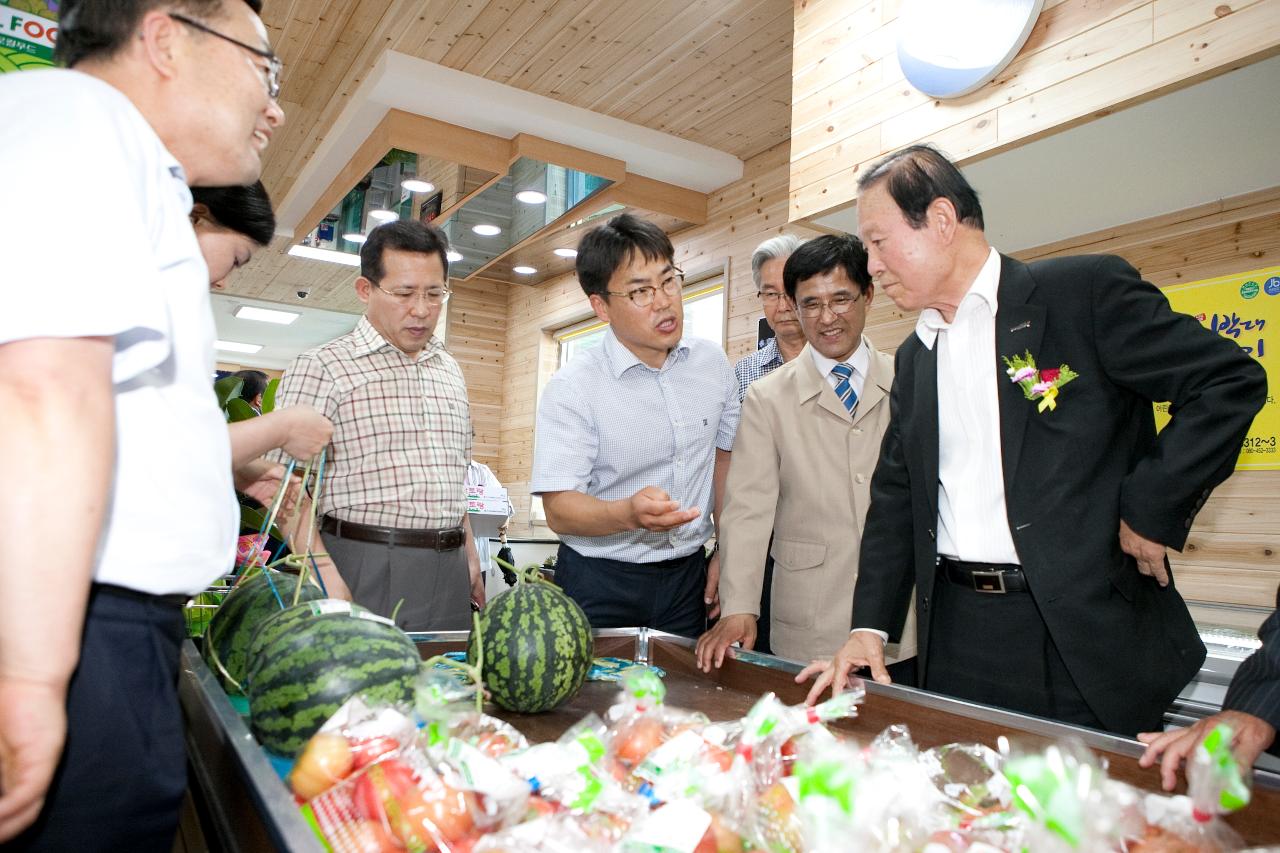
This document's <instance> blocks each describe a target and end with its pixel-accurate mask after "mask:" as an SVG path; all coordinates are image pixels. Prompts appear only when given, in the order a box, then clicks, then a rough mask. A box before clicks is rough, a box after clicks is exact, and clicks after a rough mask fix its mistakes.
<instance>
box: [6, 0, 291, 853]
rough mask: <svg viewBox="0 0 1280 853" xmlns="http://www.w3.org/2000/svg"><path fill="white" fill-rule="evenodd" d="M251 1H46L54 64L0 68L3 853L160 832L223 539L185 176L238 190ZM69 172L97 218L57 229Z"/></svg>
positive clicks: (268, 64) (258, 114)
mask: <svg viewBox="0 0 1280 853" xmlns="http://www.w3.org/2000/svg"><path fill="white" fill-rule="evenodd" d="M258 9H259V3H258V2H257V0H176V2H169V3H166V4H161V3H159V2H155V0H132V2H129V0H118V2H114V3H110V4H108V3H103V2H96V0H84V2H64V3H63V4H62V9H61V18H62V26H61V31H60V33H59V38H58V50H59V56H60V58H61V59H62V61H63V62H65V63H66V64H67V65H69V66H71V67H72V68H73V69H74V70H61V69H57V70H46V71H32V72H21V73H16V74H6V75H3V77H0V103H3V104H4V105H5V108H4V113H5V119H4V121H3V122H0V166H3V170H4V174H5V182H6V198H7V199H9V202H10V203H6V204H5V205H3V206H0V233H3V234H5V238H6V241H7V243H6V248H7V249H8V250H7V251H6V252H5V255H4V261H3V262H4V265H5V276H4V287H3V297H2V298H3V303H2V304H3V309H2V310H0V409H2V410H3V411H4V412H5V415H4V416H3V417H0V481H3V482H4V484H5V488H4V489H3V490H0V587H2V588H3V591H4V592H3V595H0V792H2V793H0V842H9V843H10V844H11V845H12V847H6V849H20V850H129V851H143V850H158V851H165V852H166V853H167V851H168V850H169V849H170V848H171V845H172V843H173V836H174V832H175V830H176V826H177V816H178V809H179V806H180V804H181V798H182V795H183V791H184V790H185V787H186V779H185V763H184V754H183V753H184V744H183V737H182V719H181V714H180V712H179V709H178V704H177V689H176V687H177V665H178V648H179V643H180V642H181V639H182V614H181V603H182V601H183V600H184V599H185V598H186V597H187V596H188V595H189V594H190V593H192V592H193V591H196V590H199V589H201V588H203V587H204V586H206V585H207V584H208V583H209V582H210V581H212V580H213V579H214V578H216V577H217V576H218V575H219V574H221V573H223V572H225V571H227V570H228V569H229V568H230V566H231V560H232V556H233V546H234V542H235V536H236V531H237V513H236V507H235V500H234V497H233V493H232V483H231V457H230V451H229V445H228V439H227V429H226V424H225V422H224V421H223V418H222V415H221V413H220V412H219V410H218V406H217V402H216V400H215V399H214V396H213V393H212V390H211V379H212V374H213V337H214V329H213V320H212V316H211V314H210V310H209V295H208V294H209V279H208V273H207V270H206V268H205V263H204V261H203V259H202V258H201V255H200V249H199V246H198V245H197V243H196V239H195V235H194V233H193V232H192V229H191V223H190V221H189V220H188V213H189V211H190V208H191V195H190V192H189V191H188V189H187V185H188V183H190V184H192V185H231V184H246V183H250V182H252V181H253V180H255V179H256V178H257V176H258V174H259V172H260V171H261V155H262V152H263V150H264V149H265V148H266V146H267V143H268V141H269V139H270V136H271V133H272V131H273V130H274V128H275V127H277V126H278V125H279V124H280V123H281V121H282V120H283V113H282V112H281V111H280V108H279V106H278V105H277V103H276V100H275V97H276V95H277V94H278V80H279V71H280V67H279V62H278V60H276V59H275V56H274V54H272V53H271V51H270V49H269V47H268V46H267V36H266V30H265V29H264V27H263V25H262V22H261V21H260V20H259V19H258V16H257V14H256V13H257V11H258ZM51 163H64V164H65V163H74V164H75V168H74V169H70V170H68V169H55V168H50V166H49V164H51ZM86 176H89V177H91V180H92V185H93V192H94V195H95V197H96V198H98V199H100V200H101V201H102V202H103V203H104V204H105V205H107V206H108V208H109V215H108V216H104V217H102V218H101V219H100V220H98V221H95V222H92V223H88V224H87V225H85V224H82V225H81V226H77V227H76V228H75V229H74V231H73V232H69V231H68V230H66V229H65V228H64V227H62V226H61V225H60V224H59V223H60V222H63V221H65V205H66V203H67V199H71V198H76V197H79V196H80V195H82V194H83V192H84V181H85V179H86ZM64 741H65V751H64V748H63V747H64ZM24 830H25V831H24Z"/></svg>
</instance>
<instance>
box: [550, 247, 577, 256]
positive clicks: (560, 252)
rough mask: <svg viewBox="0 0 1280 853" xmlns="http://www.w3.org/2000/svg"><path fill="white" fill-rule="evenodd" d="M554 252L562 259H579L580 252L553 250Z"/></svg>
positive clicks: (575, 250)
mask: <svg viewBox="0 0 1280 853" xmlns="http://www.w3.org/2000/svg"><path fill="white" fill-rule="evenodd" d="M552 251H553V252H555V253H556V254H557V255H559V256H560V257H562V258H576V257H578V250H577V249H552Z"/></svg>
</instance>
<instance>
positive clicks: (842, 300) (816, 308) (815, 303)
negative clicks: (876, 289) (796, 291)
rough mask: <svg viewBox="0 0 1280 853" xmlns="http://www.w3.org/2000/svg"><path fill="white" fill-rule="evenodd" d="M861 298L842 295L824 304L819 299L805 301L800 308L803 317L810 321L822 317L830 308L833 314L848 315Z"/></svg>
mask: <svg viewBox="0 0 1280 853" xmlns="http://www.w3.org/2000/svg"><path fill="white" fill-rule="evenodd" d="M861 298H862V297H861V296H850V295H849V294H847V293H841V294H838V295H836V296H833V297H832V298H831V301H830V302H823V301H821V300H818V299H805V300H804V301H802V302H801V303H800V305H799V306H798V307H799V309H800V316H801V317H807V318H808V319H810V320H814V319H817V318H818V317H821V316H822V312H823V311H826V310H827V309H828V308H829V309H831V313H832V314H836V315H840V314H848V313H849V312H850V311H851V310H853V306H854V304H855V303H857V301H858V300H859V299H861Z"/></svg>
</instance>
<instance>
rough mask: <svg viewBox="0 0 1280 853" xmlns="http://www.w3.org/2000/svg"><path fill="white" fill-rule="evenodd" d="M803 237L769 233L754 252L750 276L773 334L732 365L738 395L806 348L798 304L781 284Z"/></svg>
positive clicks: (740, 395) (744, 396)
mask: <svg viewBox="0 0 1280 853" xmlns="http://www.w3.org/2000/svg"><path fill="white" fill-rule="evenodd" d="M800 243H801V240H800V238H799V237H797V236H795V235H794V234H779V235H778V236H777V237H770V238H769V239H768V240H765V241H764V242H763V243H761V244H760V245H759V246H756V250H755V252H754V253H753V254H752V255H751V280H752V281H753V282H755V285H756V296H759V297H760V304H761V305H762V306H763V307H764V318H765V319H766V320H768V321H769V328H770V329H772V330H773V337H772V338H769V340H767V341H765V342H764V344H763V345H762V346H761V347H760V348H759V349H757V350H756V351H755V352H753V353H750V354H749V355H744V356H743V357H742V358H740V359H738V362H737V364H735V365H734V366H733V374H734V376H736V377H737V378H738V399H739V400H740V401H741V400H744V399H746V396H747V388H748V387H749V386H750V385H751V383H752V382H755V381H756V380H757V379H759V378H761V377H763V376H768V375H769V374H770V373H772V372H773V371H775V370H777V369H778V368H779V367H781V366H782V365H783V364H785V363H786V362H788V361H790V360H791V359H793V358H795V357H796V356H797V355H799V354H800V350H802V349H804V332H803V331H802V330H801V329H800V322H799V320H797V319H796V312H795V307H794V306H793V305H792V304H791V300H789V299H787V292H786V290H784V289H783V287H782V268H783V266H785V265H786V263H787V258H789V257H791V254H792V253H793V252H795V250H796V249H798V248H800Z"/></svg>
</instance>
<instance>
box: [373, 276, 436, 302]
mask: <svg viewBox="0 0 1280 853" xmlns="http://www.w3.org/2000/svg"><path fill="white" fill-rule="evenodd" d="M369 283H370V284H372V285H373V286H374V287H376V288H378V290H381V291H382V292H383V293H385V294H387V296H390V297H391V298H392V299H394V300H395V301H397V302H399V303H400V304H401V305H417V304H418V301H419V300H424V299H425V300H426V303H427V304H428V305H443V304H445V303H446V302H448V301H449V297H450V296H451V295H453V291H450V290H442V289H440V288H437V287H432V288H428V289H427V290H415V289H413V288H406V289H404V290H387V289H386V288H385V287H383V286H382V285H380V284H378V283H377V282H376V281H371V282H369Z"/></svg>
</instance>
